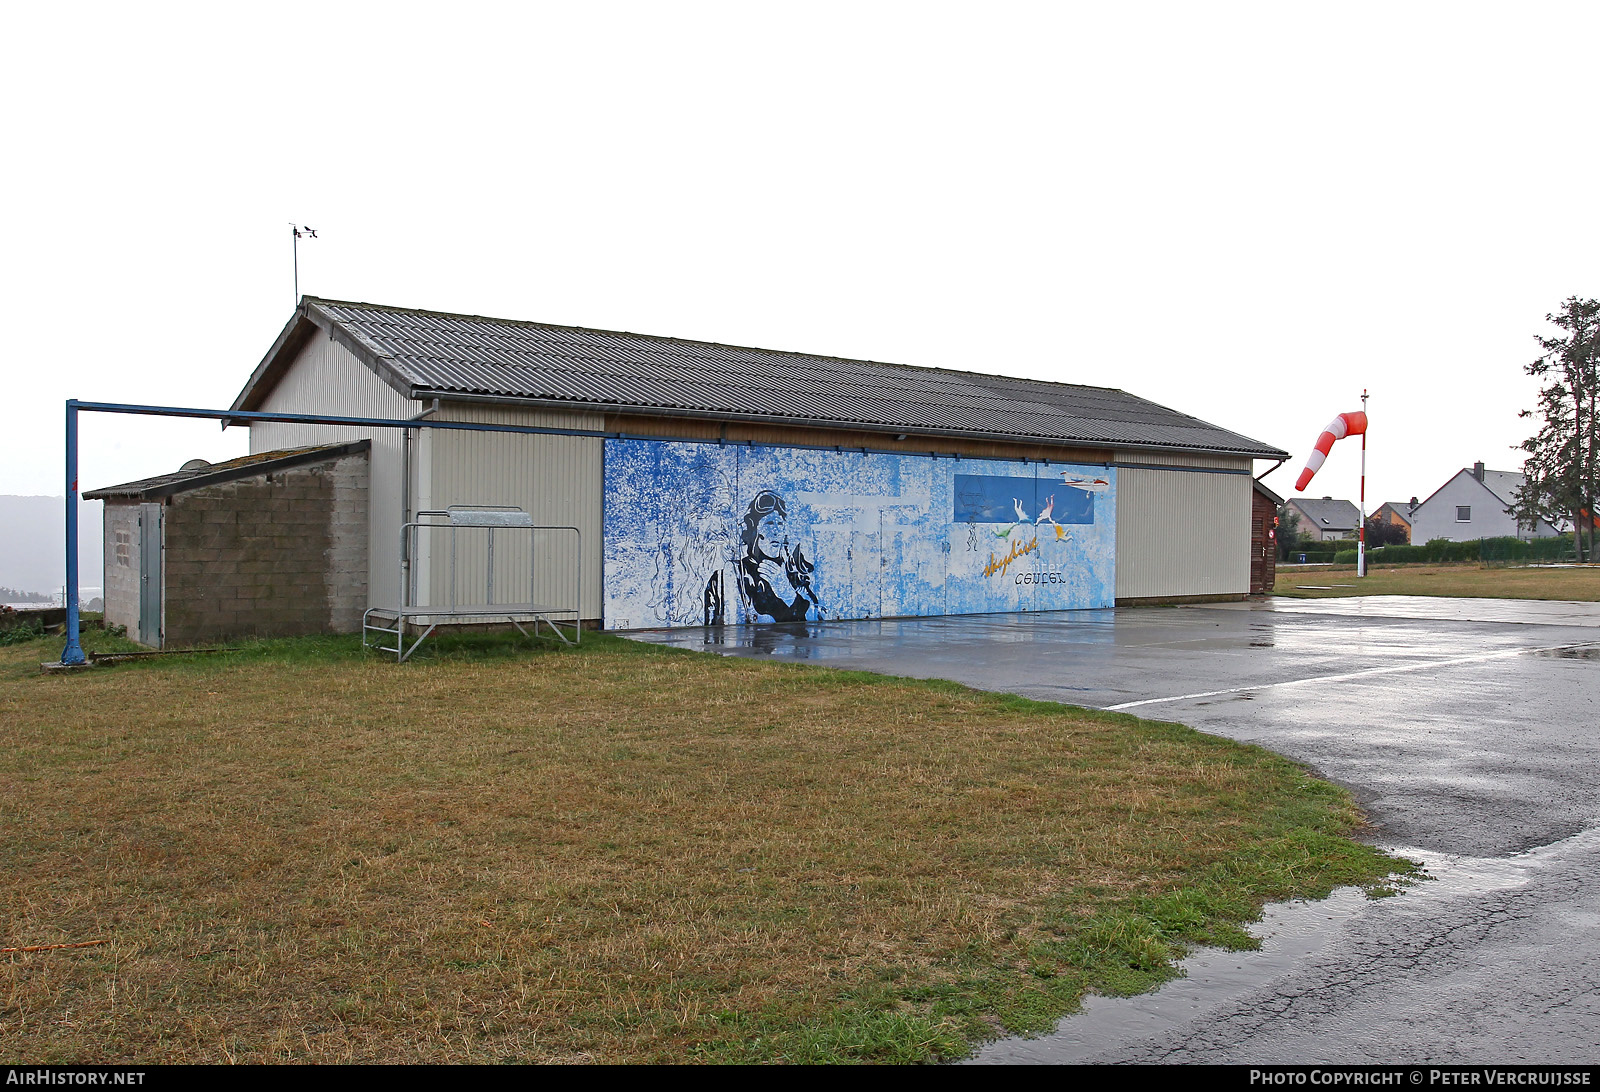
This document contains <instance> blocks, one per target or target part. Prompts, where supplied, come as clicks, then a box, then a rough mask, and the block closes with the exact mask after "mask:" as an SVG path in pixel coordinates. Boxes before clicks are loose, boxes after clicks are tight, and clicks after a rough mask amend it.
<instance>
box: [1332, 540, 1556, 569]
mask: <svg viewBox="0 0 1600 1092" xmlns="http://www.w3.org/2000/svg"><path fill="white" fill-rule="evenodd" d="M1339 545H1340V546H1342V547H1344V549H1341V550H1339V551H1338V552H1337V553H1336V554H1334V557H1333V563H1334V564H1335V565H1354V564H1355V563H1356V551H1355V550H1353V549H1350V548H1349V545H1348V544H1347V543H1343V542H1341V543H1339ZM1571 556H1572V536H1571V535H1561V536H1558V537H1556V538H1536V539H1533V540H1531V541H1528V542H1524V541H1523V540H1521V539H1518V538H1512V537H1510V536H1507V537H1504V538H1477V539H1472V540H1471V541H1468V542H1451V541H1450V540H1449V539H1443V538H1436V539H1434V540H1433V541H1431V542H1428V543H1426V544H1424V545H1422V546H1380V547H1378V548H1377V549H1376V550H1368V551H1367V563H1368V564H1369V565H1393V564H1407V563H1410V564H1419V563H1420V564H1439V563H1440V562H1447V561H1483V562H1488V563H1494V562H1507V561H1561V560H1564V559H1566V558H1570V557H1571ZM1308 560H1309V558H1308Z"/></svg>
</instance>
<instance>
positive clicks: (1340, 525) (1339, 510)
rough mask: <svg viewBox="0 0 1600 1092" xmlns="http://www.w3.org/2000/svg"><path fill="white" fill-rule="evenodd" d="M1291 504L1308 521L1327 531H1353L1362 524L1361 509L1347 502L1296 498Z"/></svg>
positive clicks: (1329, 498) (1326, 498) (1330, 499)
mask: <svg viewBox="0 0 1600 1092" xmlns="http://www.w3.org/2000/svg"><path fill="white" fill-rule="evenodd" d="M1289 503H1290V504H1292V505H1294V506H1295V507H1296V508H1298V509H1300V512H1301V514H1302V515H1304V516H1305V517H1306V519H1308V520H1310V521H1311V522H1312V523H1314V524H1316V525H1317V526H1318V527H1321V528H1323V529H1325V530H1331V531H1353V530H1354V529H1355V528H1356V526H1357V525H1359V524H1360V523H1361V509H1359V508H1357V507H1356V506H1355V505H1354V504H1352V503H1350V502H1349V501H1347V500H1334V499H1333V498H1332V497H1322V498H1321V499H1314V498H1311V497H1295V498H1294V499H1293V500H1291V501H1290V502H1289Z"/></svg>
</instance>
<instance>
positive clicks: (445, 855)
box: [0, 633, 1409, 1063]
mask: <svg viewBox="0 0 1600 1092" xmlns="http://www.w3.org/2000/svg"><path fill="white" fill-rule="evenodd" d="M112 640H114V639H113V638H109V637H107V636H105V635H103V634H98V633H95V634H92V635H91V636H90V642H91V643H98V644H99V645H100V646H101V647H104V646H105V645H106V644H107V642H110V641H112ZM58 653H59V639H54V640H49V639H47V640H43V641H35V642H31V643H23V644H17V645H12V646H9V647H3V648H0V726H3V734H4V748H3V751H0V783H3V784H4V786H5V791H4V793H3V795H0V907H3V934H0V946H11V947H22V946H34V945H46V944H69V943H78V942H84V941H95V940H101V941H105V942H106V943H104V944H102V945H99V946H95V947H88V948H76V949H60V950H52V951H43V952H33V953H13V954H7V955H3V956H0V1057H3V1060H4V1061H6V1062H23V1061H26V1062H134V1061H140V1062H152V1063H154V1062H216V1061H230V1062H231V1061H238V1062H276V1061H317V1062H338V1061H371V1062H523V1061H528V1062H533V1061H541V1062H574V1061H598V1062H649V1061H680V1060H700V1061H711V1062H716V1061H732V1062H741V1061H757V1062H768V1061H791V1062H814V1061H821V1062H831V1061H883V1062H917V1061H928V1060H935V1059H940V1058H951V1057H958V1056H961V1055H962V1054H964V1053H966V1052H967V1051H968V1050H969V1049H970V1046H971V1045H972V1044H973V1043H975V1042H977V1041H981V1040H983V1039H987V1038H992V1037H994V1036H996V1035H999V1034H1001V1033H1002V1032H1004V1031H1008V1030H1009V1031H1021V1032H1026V1031H1034V1030H1039V1029H1043V1028H1046V1027H1048V1026H1049V1025H1050V1024H1051V1022H1052V1021H1053V1019H1054V1018H1055V1017H1057V1016H1058V1015H1060V1014H1062V1013H1065V1012H1068V1011H1071V1010H1072V1009H1073V1008H1074V1007H1075V1006H1076V1005H1077V1003H1078V1001H1079V999H1080V997H1081V996H1082V995H1083V993H1084V992H1085V991H1086V990H1099V991H1103V992H1110V993H1125V992H1137V991H1141V990H1145V989H1148V988H1150V987H1151V986H1153V985H1154V984H1156V983H1158V982H1160V981H1161V980H1163V979H1164V978H1166V977H1168V976H1169V975H1170V974H1171V964H1170V961H1171V960H1172V959H1173V958H1174V957H1175V956H1177V955H1179V954H1180V953H1181V952H1182V951H1183V950H1184V948H1185V946H1186V945H1190V944H1195V943H1217V944H1226V945H1240V946H1250V943H1251V942H1250V939H1249V938H1248V936H1247V935H1245V934H1244V933H1242V932H1241V931H1240V925H1241V924H1243V923H1244V922H1247V921H1249V920H1252V919H1253V918H1254V917H1255V915H1256V913H1257V911H1258V908H1259V907H1260V905H1261V904H1262V902H1263V901H1264V900H1277V899H1284V898H1289V897H1293V896H1308V895H1309V896H1317V895H1320V894H1323V893H1325V892H1327V891H1328V890H1329V889H1330V888H1332V887H1333V886H1336V885H1343V884H1351V883H1355V884H1364V885H1369V886H1372V887H1373V888H1374V890H1375V891H1379V892H1381V891H1382V890H1383V888H1382V887H1381V885H1382V884H1384V883H1386V882H1389V879H1386V877H1390V878H1392V876H1393V870H1396V869H1398V870H1399V872H1400V874H1401V875H1402V876H1403V875H1404V873H1405V872H1406V870H1407V869H1408V867H1409V866H1406V865H1405V864H1403V863H1401V862H1396V861H1394V860H1392V859H1388V858H1385V857H1383V856H1382V855H1381V854H1379V853H1378V852H1377V851H1376V850H1374V849H1372V848H1370V847H1368V846H1366V845H1363V844H1360V843H1358V842H1356V841H1352V840H1351V837H1350V836H1351V835H1352V834H1353V833H1357V832H1358V823H1359V816H1358V814H1357V812H1356V811H1355V809H1354V808H1353V806H1352V804H1351V802H1350V800H1349V798H1348V797H1347V796H1346V794H1345V793H1344V792H1343V791H1342V790H1339V789H1337V788H1335V787H1333V786H1331V785H1329V784H1327V783H1325V782H1322V781H1320V780H1317V779H1315V778H1313V777H1311V776H1309V775H1308V774H1307V773H1306V772H1304V771H1303V770H1302V769H1300V768H1298V767H1296V766H1295V765H1293V764H1291V763H1289V762H1287V761H1285V760H1283V759H1281V758H1278V757H1276V756H1274V755H1272V754H1271V753H1269V752H1267V751H1264V750H1261V749H1258V748H1254V747H1248V746H1242V745H1238V744H1234V743H1231V742H1228V741H1225V740H1221V739H1217V738H1213V737H1209V736H1205V735H1201V734H1199V733H1196V732H1194V731H1191V730H1189V729H1186V728H1182V727H1179V726H1176V725H1172V724H1162V723H1153V722H1147V721H1139V720H1136V719H1134V718H1132V717H1129V716H1124V715H1117V714H1105V713H1091V712H1088V711H1083V710H1075V709H1071V708H1068V707H1063V706H1057V705H1049V704H1041V703H1037V702H1030V701H1025V700H1022V699H1018V698H1008V697H1005V696H998V695H990V694H983V693H978V692H974V691H970V690H966V689H963V688H961V687H958V686H955V685H953V684H945V683H937V682H935V683H927V682H913V681H905V680H891V679H883V678H879V677H875V676H868V675H860V674H851V673H844V672H839V671H833V670H827V669H819V668H809V667H802V666H794V665H779V664H769V663H760V662H752V661H748V660H736V659H722V658H717V657H711V656H702V655H696V654H690V653H683V652H674V651H669V650H662V649H658V648H652V647H647V646H641V645H636V644H633V643H630V642H626V641H622V640H618V639H614V638H606V637H594V638H586V639H585V641H584V647H583V649H582V650H581V651H576V652H573V651H565V650H553V649H543V650H528V649H526V648H524V649H523V650H521V651H516V650H514V649H513V647H512V646H511V644H510V643H509V642H503V641H502V642H495V643H491V642H480V643H478V644H469V643H458V644H455V645H452V644H451V643H450V642H448V641H443V642H441V643H440V644H439V645H438V646H436V647H435V649H434V651H433V653H432V657H431V658H429V659H425V660H424V659H421V658H420V657H419V660H418V661H417V662H413V663H411V664H407V665H404V666H400V667H397V666H396V665H394V664H393V663H391V662H387V661H380V660H378V659H377V658H367V657H366V656H364V655H363V654H362V653H361V651H360V649H359V647H358V645H357V643H356V642H354V641H352V640H343V639H326V640H307V641H301V642H284V643H277V644H264V645H260V646H254V647H253V648H251V649H250V650H248V651H246V652H243V653H239V654H230V655H226V656H216V657H207V658H193V659H187V660H178V659H174V660H166V661H162V662H157V663H150V662H146V663H140V664H129V665H123V666H118V667H101V668H95V669H92V670H90V671H87V672H84V673H81V674H77V675H73V676H70V677H61V676H42V675H39V674H37V668H38V663H39V662H40V661H41V660H44V659H50V658H54V657H55V656H56V655H57V654H58Z"/></svg>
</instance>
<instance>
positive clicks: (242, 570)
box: [165, 452, 368, 646]
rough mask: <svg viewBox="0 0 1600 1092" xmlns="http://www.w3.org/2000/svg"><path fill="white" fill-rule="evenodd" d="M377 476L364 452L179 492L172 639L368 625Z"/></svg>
mask: <svg viewBox="0 0 1600 1092" xmlns="http://www.w3.org/2000/svg"><path fill="white" fill-rule="evenodd" d="M367 482H368V473H367V453H366V452H360V453H357V454H353V455H347V456H345V457H343V458H340V459H337V460H330V461H329V462H326V463H318V464H313V465H310V466H299V467H294V468H291V469H289V470H279V471H274V472H272V473H270V474H263V475H261V476H258V477H254V478H245V479H242V480H239V481H234V482H226V483H223V484H221V485H212V486H205V487H203V488H200V489H195V490H192V491H190V492H187V493H180V494H178V495H177V496H175V497H173V498H172V500H171V502H170V506H169V507H168V509H167V518H166V589H165V591H166V635H165V636H166V640H165V643H166V644H167V645H169V646H182V645H194V644H204V643H206V642H211V641H220V640H227V639H228V638H232V637H244V636H259V637H290V636H298V635H301V634H308V633H349V632H353V631H355V630H358V629H360V628H361V612H362V610H363V609H364V608H365V606H366V601H367V551H366V541H367V490H368V484H367ZM358 544H359V545H358Z"/></svg>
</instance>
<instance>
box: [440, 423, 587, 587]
mask: <svg viewBox="0 0 1600 1092" xmlns="http://www.w3.org/2000/svg"><path fill="white" fill-rule="evenodd" d="M438 416H439V419H441V420H450V421H475V422H479V423H483V424H507V425H532V426H536V427H540V428H572V429H595V430H598V429H600V428H603V427H604V420H603V418H602V417H601V416H600V415H599V414H589V413H563V412H561V411H555V410H532V409H518V408H515V407H506V406H492V405H482V404H474V403H459V402H455V403H452V402H443V403H441V404H440V408H439V414H438ZM604 445H605V442H604V441H603V440H601V439H600V438H599V437H597V436H538V435H530V436H519V435H515V434H506V433H498V432H458V431H445V430H426V429H425V430H423V435H422V437H421V439H420V441H419V452H418V455H419V458H418V460H417V470H416V474H417V478H416V480H417V483H418V491H417V497H416V502H415V506H416V508H417V509H418V510H419V511H420V510H423V509H443V508H448V507H449V506H450V505H452V504H495V505H514V506H515V507H518V508H521V509H524V510H525V511H527V512H528V513H529V514H530V515H532V516H533V521H534V523H536V524H543V525H562V526H566V525H570V526H574V527H577V528H578V529H579V531H580V532H581V533H582V536H583V537H582V542H583V553H582V557H581V559H580V557H579V556H578V554H577V553H575V552H574V545H573V542H572V539H570V538H569V537H565V536H559V535H547V534H541V535H539V536H538V538H537V540H536V546H535V548H536V550H537V551H538V557H537V558H536V559H532V560H535V561H536V566H535V567H534V568H533V570H532V571H533V573H534V576H533V577H532V580H533V584H532V586H531V588H530V586H529V579H530V577H529V575H528V574H529V571H530V569H529V561H530V559H529V558H528V556H527V548H528V547H527V545H526V539H525V537H524V536H523V535H513V534H509V533H502V534H499V535H497V537H496V546H495V550H496V554H495V588H496V597H495V598H496V602H502V603H503V602H508V601H513V600H516V599H519V598H520V599H524V600H525V599H526V598H527V597H528V596H529V595H531V597H532V598H533V600H535V601H537V602H541V603H548V604H552V605H556V606H570V605H571V598H570V597H571V594H572V590H571V584H572V574H573V572H574V571H575V568H576V567H577V566H578V565H581V572H582V585H583V599H582V602H581V604H580V605H581V609H582V614H583V617H584V618H599V617H600V558H601V542H600V521H601V507H602V502H601V496H602V484H603V478H604V470H605V454H604V453H605V446H604ZM429 534H431V533H425V535H424V537H428V535H429ZM461 534H462V537H461V538H460V548H459V552H458V556H457V561H456V564H457V581H458V585H459V587H460V588H461V590H462V592H464V593H467V594H468V595H469V597H470V598H471V599H472V601H474V602H478V601H481V600H482V595H481V592H482V590H483V589H484V587H485V585H486V583H487V575H488V574H487V570H486V564H485V550H484V547H483V544H481V543H480V542H479V541H478V539H479V538H481V537H484V536H482V535H481V533H480V532H463V533H461ZM436 541H437V542H438V543H439V544H440V545H439V548H438V549H436V550H434V551H433V552H432V554H431V556H428V557H419V558H418V565H419V569H418V573H417V581H418V584H417V586H418V588H419V589H420V590H422V591H423V592H425V594H426V595H427V596H428V599H427V601H428V602H430V603H442V602H444V601H445V599H446V597H447V596H448V594H449V589H448V580H449V569H448V566H449V559H448V556H447V555H446V554H445V553H443V552H442V551H443V550H444V545H443V544H444V543H445V542H446V537H445V536H444V535H437V536H436ZM461 601H462V602H466V601H467V599H466V598H463V599H462V600H461Z"/></svg>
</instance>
